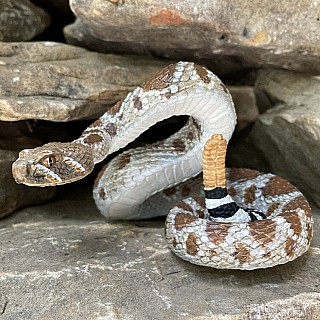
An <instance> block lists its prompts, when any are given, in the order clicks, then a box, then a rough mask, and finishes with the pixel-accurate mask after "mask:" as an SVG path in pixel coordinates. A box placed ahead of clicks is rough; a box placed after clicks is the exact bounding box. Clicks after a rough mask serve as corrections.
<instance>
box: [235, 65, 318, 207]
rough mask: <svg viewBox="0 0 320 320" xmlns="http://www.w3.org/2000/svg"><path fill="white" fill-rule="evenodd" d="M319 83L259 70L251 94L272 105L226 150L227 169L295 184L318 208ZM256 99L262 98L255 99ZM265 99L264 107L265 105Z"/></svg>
mask: <svg viewBox="0 0 320 320" xmlns="http://www.w3.org/2000/svg"><path fill="white" fill-rule="evenodd" d="M319 88H320V79H319V78H318V77H312V76H302V75H301V74H295V73H291V72H282V71H280V72H279V73H278V71H262V72H261V73H260V74H259V78H258V80H257V88H256V90H257V92H258V96H259V97H260V100H259V101H260V103H261V101H262V100H263V103H262V107H261V108H262V109H264V108H268V107H266V105H269V106H270V105H273V106H274V107H273V108H272V109H269V110H267V111H266V112H265V113H263V114H261V115H260V116H259V117H258V118H257V121H256V122H255V124H254V126H253V128H252V130H251V131H250V133H249V134H248V136H246V137H245V138H244V139H243V140H242V141H241V140H239V139H238V141H237V142H236V143H235V144H234V145H233V148H232V147H231V152H230V158H229V162H230V163H231V165H233V166H240V167H251V168H256V169H259V170H261V171H271V172H273V173H275V174H277V175H280V176H282V177H284V178H286V179H288V180H289V181H291V182H292V183H293V184H295V185H296V186H297V187H298V188H299V189H301V191H302V192H304V193H305V195H306V196H308V197H309V199H310V200H312V201H314V202H315V204H317V205H320V194H319V181H320V169H319V159H320V145H319V140H320V113H319V98H320V97H319ZM261 97H264V99H262V100H261ZM266 101H267V103H266Z"/></svg>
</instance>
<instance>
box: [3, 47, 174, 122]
mask: <svg viewBox="0 0 320 320" xmlns="http://www.w3.org/2000/svg"><path fill="white" fill-rule="evenodd" d="M167 64H168V62H163V61H161V60H156V59H151V58H139V57H126V56H116V55H103V54H97V53H94V52H88V51H86V50H84V49H80V48H76V47H73V46H70V45H63V44H58V43H54V42H33V43H2V44H0V66H1V79H0V120H3V121H16V120H22V119H44V120H50V121H70V120H76V119H83V118H93V117H97V115H100V114H102V113H103V112H104V111H105V110H106V108H107V107H109V106H111V105H113V104H114V103H115V102H117V101H118V100H120V99H122V98H123V97H125V95H126V94H127V93H128V92H129V91H131V90H132V89H134V88H135V87H136V86H137V85H139V84H141V83H143V82H145V81H146V80H147V79H148V78H150V77H151V76H152V75H153V74H154V73H155V72H156V71H158V70H159V69H161V68H163V67H164V66H166V65H167Z"/></svg>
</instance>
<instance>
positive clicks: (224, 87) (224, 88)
mask: <svg viewBox="0 0 320 320" xmlns="http://www.w3.org/2000/svg"><path fill="white" fill-rule="evenodd" d="M220 86H221V88H222V89H223V91H224V92H225V93H229V91H228V89H227V87H226V86H225V85H224V84H223V83H222V82H221V83H220Z"/></svg>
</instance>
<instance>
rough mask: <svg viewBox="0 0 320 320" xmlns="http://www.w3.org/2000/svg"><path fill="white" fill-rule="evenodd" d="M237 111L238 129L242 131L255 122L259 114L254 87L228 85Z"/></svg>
mask: <svg viewBox="0 0 320 320" xmlns="http://www.w3.org/2000/svg"><path fill="white" fill-rule="evenodd" d="M227 87H228V89H229V91H230V94H231V95H232V100H233V102H234V105H235V108H236V112H237V127H236V131H241V130H243V129H244V128H245V127H247V126H248V125H249V124H250V123H252V122H254V121H255V120H256V118H257V117H258V115H259V111H258V108H257V103H256V97H255V94H254V89H253V87H250V86H227Z"/></svg>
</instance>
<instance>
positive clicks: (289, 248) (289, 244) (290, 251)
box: [285, 238, 295, 256]
mask: <svg viewBox="0 0 320 320" xmlns="http://www.w3.org/2000/svg"><path fill="white" fill-rule="evenodd" d="M294 248H295V241H294V240H293V239H292V238H288V239H287V240H286V247H285V250H286V254H287V255H288V256H292V255H294Z"/></svg>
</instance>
